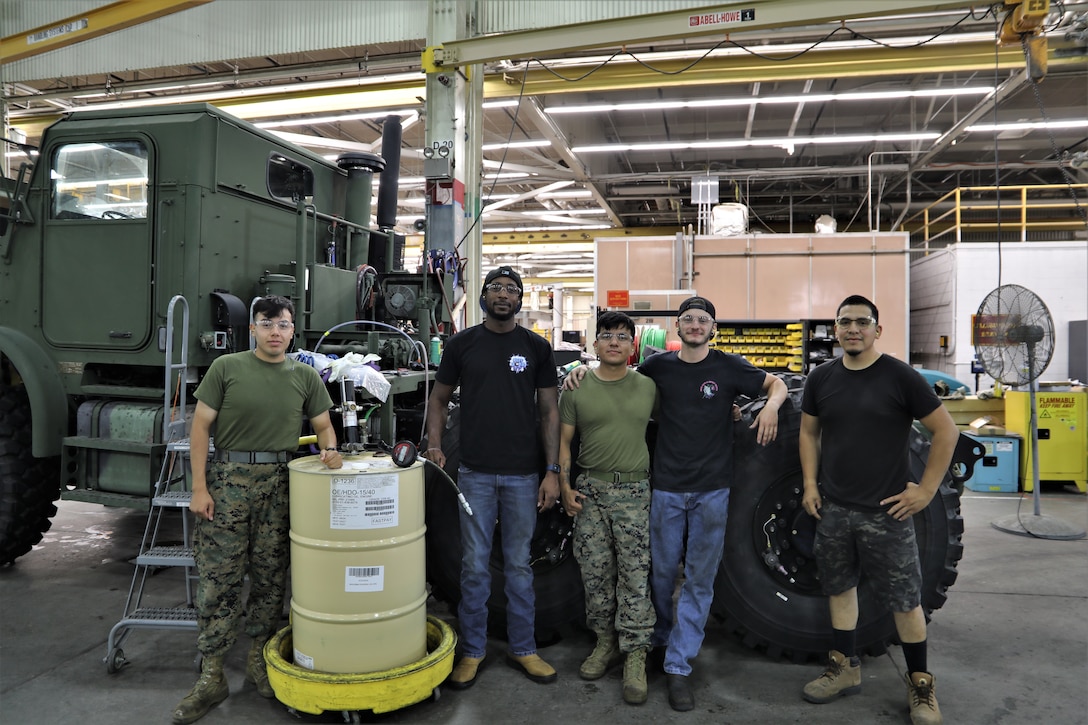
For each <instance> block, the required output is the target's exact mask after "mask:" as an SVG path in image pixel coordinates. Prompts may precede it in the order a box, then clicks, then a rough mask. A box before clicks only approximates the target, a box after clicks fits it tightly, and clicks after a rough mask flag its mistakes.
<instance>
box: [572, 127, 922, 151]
mask: <svg viewBox="0 0 1088 725" xmlns="http://www.w3.org/2000/svg"><path fill="white" fill-rule="evenodd" d="M940 135H941V134H939V133H936V132H931V133H880V134H844V135H840V136H789V137H785V138H765V139H730V140H721V141H675V142H671V143H638V144H623V143H615V144H599V145H597V146H576V147H574V148H573V149H571V150H572V151H574V152H575V153H579V154H593V153H616V152H620V151H684V150H698V149H739V148H757V147H767V146H770V147H774V146H777V147H779V148H786V147H788V146H801V145H804V144H823V145H832V144H862V143H872V142H874V141H934V140H936V139H938V138H940Z"/></svg>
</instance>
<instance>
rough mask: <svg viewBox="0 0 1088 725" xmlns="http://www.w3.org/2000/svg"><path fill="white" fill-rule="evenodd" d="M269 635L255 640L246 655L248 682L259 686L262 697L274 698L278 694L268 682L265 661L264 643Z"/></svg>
mask: <svg viewBox="0 0 1088 725" xmlns="http://www.w3.org/2000/svg"><path fill="white" fill-rule="evenodd" d="M266 642H268V637H258V638H256V639H254V640H253V645H252V646H251V647H250V648H249V655H248V656H247V657H246V682H251V683H253V684H254V685H256V686H257V694H258V695H260V696H261V697H267V698H273V697H275V696H276V693H275V691H274V690H273V689H272V685H271V684H270V683H269V682H268V666H267V665H266V664H265V661H264V645H265V643H266Z"/></svg>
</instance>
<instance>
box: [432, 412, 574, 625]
mask: <svg viewBox="0 0 1088 725" xmlns="http://www.w3.org/2000/svg"><path fill="white" fill-rule="evenodd" d="M460 413H461V410H460V408H459V407H456V406H455V407H454V408H453V409H452V410H451V411H450V414H449V418H448V420H447V424H446V431H445V433H443V435H442V452H443V453H445V455H446V466H445V471H446V473H447V474H449V476H450V477H451V478H452V479H453V480H454V481H456V480H457V467H458V465H459V464H460V462H461V436H460V432H461V425H460V421H461V416H460ZM425 490H426V520H427V581H428V582H430V584H431V593H432V594H433V595H434V596H435V597H436V598H438V599H440V600H442V601H445V602H446V603H447V604H448V605H449V607H450V609H451V610H452V611H454V612H456V607H457V604H458V603H459V602H460V601H461V521H460V518H459V514H458V508H459V504H458V502H457V496H456V493H455V492H454V490H453V487H452V486H450V485H449V481H446V480H444V479H443V478H442V475H441V474H440V473H438V472H437V471H436V470H434V468H433V467H432V466H428V467H427V472H426V483H425ZM571 536H572V519H570V517H568V516H567V515H566V514H565V513H564V512H563V511H562V510H560V508H559V507H558V506H555V507H553V508H552V509H551V510H550V511H546V512H544V513H542V514H540V515H538V516H537V524H536V530H535V532H534V534H533V541H532V545H531V556H532V561H533V589H534V592H535V594H536V631H537V640H538V642H539V643H540V644H541V645H542V646H543V644H544V642H545V641H546V640H547V639H548V638H550V637H551V636H552V635H553V634H554V633H555V630H556V629H558V628H559V627H561V626H563V625H565V624H568V623H571V622H575V621H582V620H584V611H585V609H584V604H583V591H582V577H581V574H580V573H579V570H578V563H577V562H576V561H575V560H574V555H573V553H572V550H571ZM502 565H503V560H502V547H501V542H500V532H499V531H498V530H497V529H496V531H495V540H494V545H493V546H492V549H491V565H490V569H491V597H490V598H489V599H488V602H487V607H488V612H489V616H488V626H489V628H490V629H491V630H492V632H493V633H494V634H495V635H496V636H500V637H502V636H505V634H506V594H505V593H504V591H503V586H504V584H505V581H506V580H505V577H504V576H503V571H502Z"/></svg>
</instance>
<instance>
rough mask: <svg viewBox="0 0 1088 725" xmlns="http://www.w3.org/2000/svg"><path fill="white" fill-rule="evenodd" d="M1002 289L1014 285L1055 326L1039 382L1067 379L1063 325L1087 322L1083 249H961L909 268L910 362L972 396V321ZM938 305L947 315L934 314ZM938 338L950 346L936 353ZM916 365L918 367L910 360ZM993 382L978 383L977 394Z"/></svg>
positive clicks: (1087, 248)
mask: <svg viewBox="0 0 1088 725" xmlns="http://www.w3.org/2000/svg"><path fill="white" fill-rule="evenodd" d="M999 261H1000V268H1001V284H1018V285H1021V286H1023V287H1027V288H1028V289H1029V290H1031V291H1032V292H1034V293H1035V294H1036V295H1038V296H1039V298H1040V299H1042V300H1043V302H1044V303H1045V304H1046V306H1047V308H1048V309H1049V310H1050V315H1051V317H1052V318H1053V319H1054V325H1055V330H1054V331H1055V337H1054V340H1055V343H1054V356H1053V358H1052V359H1051V361H1050V365H1049V366H1048V367H1047V369H1046V371H1045V372H1044V373H1043V375H1042V377H1041V378H1040V380H1044V381H1046V380H1065V379H1067V378H1068V377H1069V340H1068V334H1069V322H1070V321H1071V320H1083V319H1085V317H1088V291H1086V288H1088V243H1085V242H1012V243H1005V244H1002V245H1001V254H1000V260H999V257H998V246H997V244H994V243H963V244H957V245H952V246H950V247H948V248H947V249H945V250H942V251H941V252H936V253H933V254H930V255H929V256H928V257H924V258H922V259H919V260H917V261H915V262H912V263H911V289H910V292H911V329H912V330H913V334H912V338H911V358H912V362H922V363H923V364H924V365H925V367H929V368H934V369H937V370H941V371H942V372H946V373H948V374H949V375H952V376H953V377H955V378H956V379H957V380H960V381H961V382H963V383H967V384H969V386H970V387H971V388H972V389H974V375H973V374H971V359H972V358H973V357H974V354H975V350H974V347H973V346H972V344H971V315H973V314H975V313H976V312H978V307H979V305H980V304H982V301H983V300H984V299H985V298H986V295H987V294H989V293H990V292H991V291H992V290H993V289H994V288H995V287H997V286H998V266H999ZM942 304H943V305H944V306H945V307H946V308H947V309H950V310H951V311H952V314H951V315H943V316H942V315H938V314H936V313H935V311H934V310H936V309H937V308H939V307H940V306H941V305H942ZM939 335H948V336H949V341H950V347H949V349H948V350H947V351H943V352H942V351H941V350H940V349H939V347H938V344H937V341H938V336H939ZM915 358H917V360H916V359H915ZM992 385H993V379H992V378H990V377H989V376H988V375H982V376H980V381H979V386H980V389H987V388H989V387H992Z"/></svg>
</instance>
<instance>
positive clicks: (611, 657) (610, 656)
mask: <svg viewBox="0 0 1088 725" xmlns="http://www.w3.org/2000/svg"><path fill="white" fill-rule="evenodd" d="M621 659H623V653H622V652H620V645H619V643H618V642H617V641H616V635H614V634H613V635H611V636H609V635H597V646H596V647H594V648H593V651H592V652H590V653H589V657H586V659H585V662H583V663H582V666H581V667H580V668H579V669H578V676H579V677H581V678H582V679H583V680H599V679H601V678H602V677H604V675H605V673H606V672H608V671H609V670H610V669H612V668H613V667H615V666H616V665H618V664H619V663H620V660H621Z"/></svg>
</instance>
